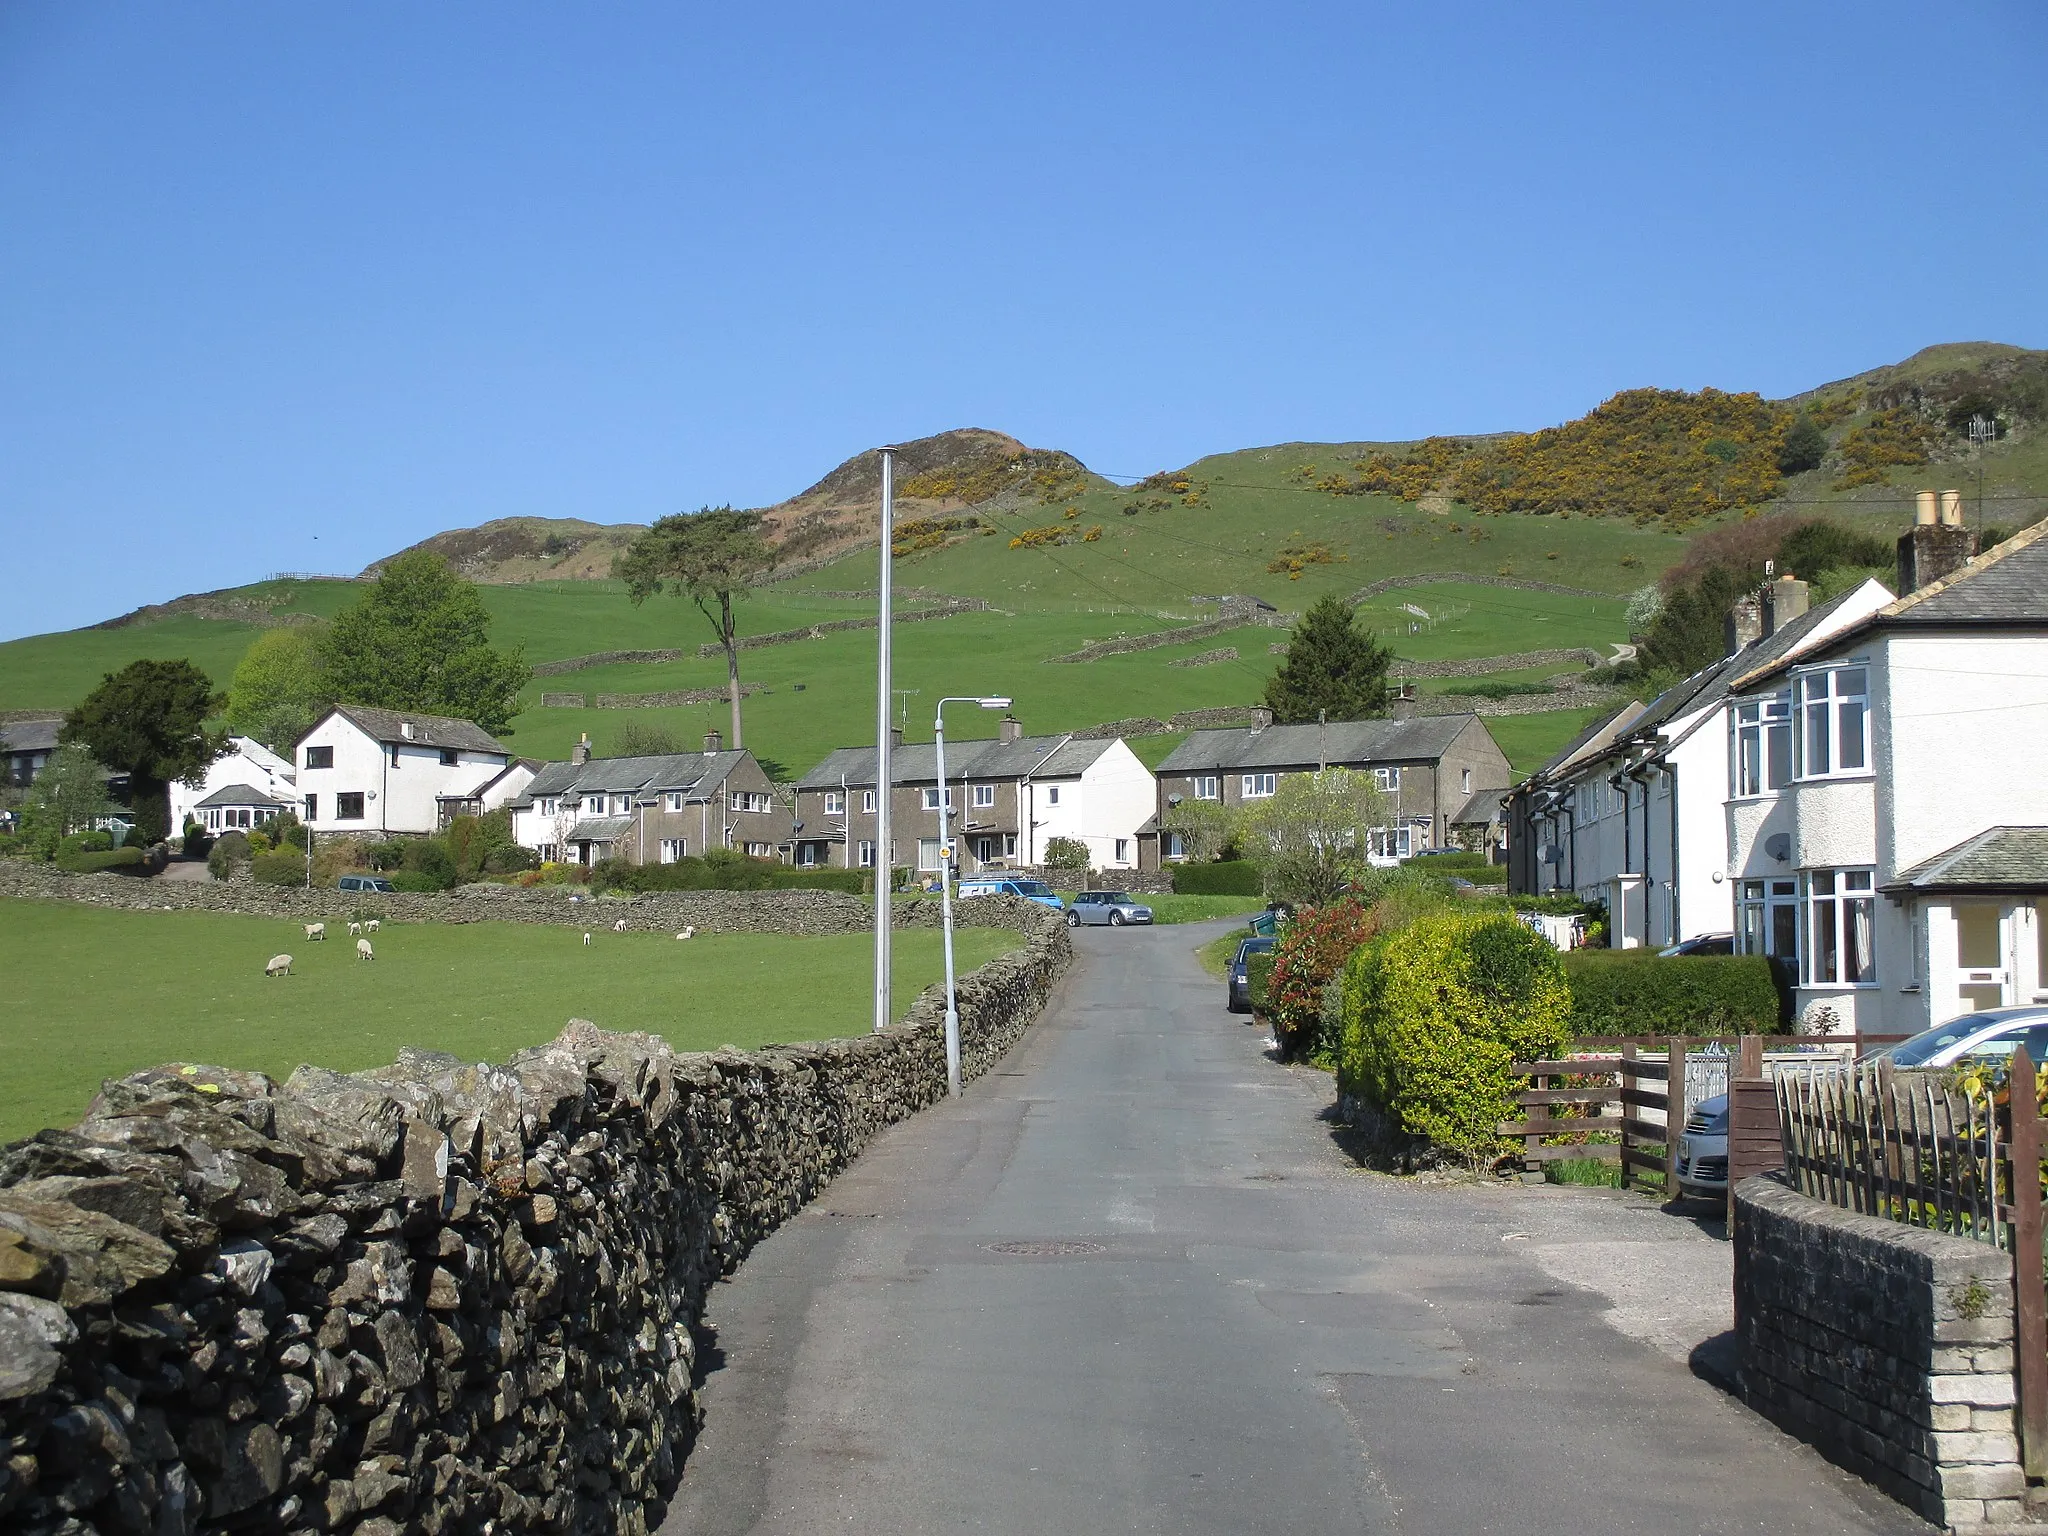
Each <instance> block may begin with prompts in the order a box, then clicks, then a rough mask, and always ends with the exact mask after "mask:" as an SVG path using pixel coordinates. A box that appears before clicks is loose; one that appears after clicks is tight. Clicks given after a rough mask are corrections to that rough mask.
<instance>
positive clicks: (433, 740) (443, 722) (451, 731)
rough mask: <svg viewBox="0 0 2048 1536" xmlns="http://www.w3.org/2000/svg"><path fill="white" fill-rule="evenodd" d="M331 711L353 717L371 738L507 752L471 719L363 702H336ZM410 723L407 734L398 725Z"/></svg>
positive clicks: (504, 747)
mask: <svg viewBox="0 0 2048 1536" xmlns="http://www.w3.org/2000/svg"><path fill="white" fill-rule="evenodd" d="M334 713H335V714H337V715H340V716H341V717H342V718H343V719H345V720H349V721H353V722H354V724H355V725H356V727H357V728H358V729H359V730H361V731H362V732H363V734H364V735H366V736H368V737H369V738H370V739H371V740H373V741H379V742H393V741H400V742H402V741H411V742H416V743H417V744H419V745H420V746H423V747H455V748H458V749H460V750H462V751H465V752H508V751H509V749H508V748H507V747H506V746H505V744H504V743H503V742H502V741H500V740H498V738H497V737H495V736H493V735H492V734H491V733H490V732H489V731H487V730H485V729H484V728H483V727H482V726H480V725H478V724H477V723H476V722H475V721H474V720H450V719H448V718H447V717H446V716H445V715H416V714H412V713H410V712H409V711H406V710H402V709H372V708H371V707H370V706H369V705H367V704H337V705H335V706H334ZM405 725H410V726H411V727H412V735H410V736H407V735H406V734H405V732H404V731H403V730H401V729H400V727H401V726H405Z"/></svg>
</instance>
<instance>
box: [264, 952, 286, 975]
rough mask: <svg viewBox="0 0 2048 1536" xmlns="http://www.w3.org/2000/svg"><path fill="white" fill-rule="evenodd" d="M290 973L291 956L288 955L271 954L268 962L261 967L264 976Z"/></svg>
mask: <svg viewBox="0 0 2048 1536" xmlns="http://www.w3.org/2000/svg"><path fill="white" fill-rule="evenodd" d="M291 973H292V957H291V956H290V955H272V956H271V957H270V964H268V965H266V966H265V967H263V974H264V975H266V976H289V975H291Z"/></svg>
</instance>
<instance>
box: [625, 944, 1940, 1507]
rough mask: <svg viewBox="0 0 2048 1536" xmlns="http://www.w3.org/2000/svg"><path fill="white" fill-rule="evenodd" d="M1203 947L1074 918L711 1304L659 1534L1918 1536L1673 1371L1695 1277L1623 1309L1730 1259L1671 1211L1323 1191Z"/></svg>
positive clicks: (1693, 1313)
mask: <svg viewBox="0 0 2048 1536" xmlns="http://www.w3.org/2000/svg"><path fill="white" fill-rule="evenodd" d="M1218 931H1221V930H1220V927H1219V926H1218V925H1204V926H1202V927H1199V928H1195V927H1171V928H1160V929H1153V930H1143V929H1119V930H1108V929H1082V930H1079V931H1077V932H1076V934H1075V936H1074V937H1075V940H1076V948H1077V951H1078V953H1079V959H1078V963H1077V964H1076V966H1075V968H1074V971H1073V973H1072V975H1071V976H1070V978H1069V980H1068V981H1067V983H1066V985H1065V987H1064V989H1063V993H1062V995H1061V996H1060V997H1059V998H1058V999H1056V1000H1055V1002H1054V1004H1053V1006H1052V1007H1051V1008H1050V1009H1049V1010H1048V1011H1047V1014H1046V1016H1045V1018H1044V1019H1042V1020H1041V1021H1040V1022H1039V1023H1038V1024H1037V1025H1036V1026H1035V1027H1034V1028H1033V1030H1032V1032H1031V1034H1030V1036H1029V1037H1028V1038H1027V1040H1026V1041H1025V1043H1024V1044H1022V1045H1021V1046H1020V1047H1019V1048H1018V1049H1017V1050H1016V1051H1015V1052H1013V1053H1012V1054H1011V1056H1010V1057H1009V1058H1008V1059H1007V1060H1006V1061H1005V1062H1004V1063H1003V1065H1002V1067H1001V1069H1000V1070H999V1071H998V1072H997V1073H995V1074H993V1075H991V1076H989V1077H987V1078H984V1079H983V1080H982V1081H981V1082H979V1083H977V1084H974V1085H972V1086H971V1087H970V1088H969V1090H968V1094H967V1096H966V1097H965V1098H964V1099H963V1100H962V1101H961V1102H959V1103H957V1104H952V1105H946V1106H942V1107H940V1108H938V1109H936V1110H933V1111H931V1112H929V1113H926V1114H924V1115H921V1116H918V1117H917V1118H916V1119H914V1120H912V1121H909V1122H906V1123H905V1124H903V1125H901V1126H898V1127H895V1128H894V1129H893V1130H891V1131H890V1132H889V1133H888V1134H887V1135H885V1136H883V1137H881V1138H879V1139H878V1140H877V1141H876V1142H875V1143H874V1144H873V1145H872V1146H871V1147H870V1148H869V1149H868V1151H867V1152H866V1153H865V1154H864V1155H863V1156H862V1157H861V1159H860V1161H859V1162H858V1163H857V1164H856V1166H855V1167H854V1168H853V1169H852V1170H851V1171H849V1172H848V1173H847V1174H846V1175H844V1176H843V1177H842V1178H841V1179H840V1180H839V1181H838V1182H837V1183H836V1184H834V1185H833V1186H832V1188H831V1189H830V1190H828V1191H827V1192H826V1194H825V1195H824V1197H823V1198H821V1199H820V1200H819V1201H818V1202H816V1203H815V1204H814V1205H813V1206H812V1207H811V1208H810V1209H809V1210H807V1211H805V1212H804V1213H803V1214H802V1215H801V1216H800V1217H798V1218H797V1219H796V1220H795V1221H793V1222H791V1223H790V1224H789V1225H788V1226H786V1227H784V1228H783V1229H782V1230H781V1231H780V1232H778V1233H777V1234H776V1235H775V1236H773V1237H772V1238H770V1239H769V1240H768V1241H767V1242H765V1243H763V1244H762V1245H761V1246H760V1247H759V1248H758V1249H757V1250H756V1251H755V1252H754V1254H753V1255H752V1257H750V1258H749V1259H748V1260H747V1262H746V1264H745V1265H744V1266H743V1267H742V1268H741V1270H740V1272H739V1273H738V1274H737V1275H736V1276H735V1277H734V1279H733V1280H732V1281H731V1282H729V1283H727V1284H725V1285H722V1286H720V1287H719V1288H718V1291H717V1293H716V1295H715V1296H714V1298H713V1300H712V1304H711V1307H710V1310H709V1314H708V1317H707V1324H708V1325H709V1327H710V1329H711V1330H713V1331H714V1332H715V1335H716V1342H715V1346H714V1348H713V1349H712V1350H711V1351H709V1352H708V1354H707V1359H708V1360H709V1361H710V1362H711V1369H710V1372H709V1375H708V1377H707V1382H706V1405H707V1414H708V1416H707V1421H706V1425H705V1429H704V1431H703V1433H702V1435H701V1436H700V1438H699V1440H698V1443H697V1446H696V1448H695V1450H694V1451H693V1452H692V1454H691V1456H690V1459H689V1462H688V1464H687V1466H686V1469H685V1473H684V1478H683V1484H682V1487H681V1488H680V1489H679V1491H678V1494H677V1497H676V1499H675V1501H674V1502H673V1504H672V1505H671V1507H670V1511H669V1516H668V1519H667V1521H666V1522H665V1524H664V1525H663V1527H662V1532H663V1536H684V1533H689V1536H739V1533H743V1532H759V1533H771V1532H772V1533H777V1536H785V1533H786V1536H797V1533H812V1532H825V1531H832V1532H848V1531H852V1532H862V1533H867V1532H873V1533H884V1532H887V1533H922V1532H936V1531H993V1532H1017V1533H1025V1532H1029V1533H1042V1532H1088V1533H1096V1532H1123V1531H1132V1532H1161V1533H1165V1532H1176V1533H1178V1532H1189V1533H1195V1532H1217V1533H1226V1532H1228V1533H1242V1532H1265V1531H1274V1532H1281V1531H1285V1532H1315V1533H1325V1532H1353V1531H1357V1532H1391V1533H1401V1536H1425V1533H1444V1536H1473V1533H1479V1532H1495V1531H1498V1532H1512V1533H1515V1536H1550V1533H1553V1532H1557V1533H1563V1532H1570V1533H1573V1536H1581V1533H1584V1536H1597V1533H1606V1532H1613V1533H1617V1536H1620V1533H1661V1532H1672V1533H1696V1536H1704V1533H1733V1532H1770V1533H1773V1536H1808V1533H1816V1536H1817V1533H1836V1532H1852V1531H1853V1532H1872V1531H1875V1532H1919V1533H1925V1532H1926V1531H1927V1530H1928V1529H1929V1527H1927V1526H1925V1525H1923V1524H1921V1523H1920V1522H1919V1521H1918V1520H1916V1519H1914V1518H1913V1517H1911V1516H1910V1515H1908V1514H1906V1513H1905V1512H1904V1511H1903V1510H1902V1509H1900V1508H1899V1507H1898V1506H1897V1505H1895V1504H1893V1503H1891V1502H1890V1501H1889V1500H1887V1499H1884V1498H1883V1497H1881V1496H1879V1495H1877V1494H1876V1493H1874V1492H1872V1491H1871V1490H1870V1489H1869V1488H1868V1487H1867V1486H1866V1485H1864V1484H1863V1483H1861V1482H1859V1481H1857V1480H1856V1479H1854V1478H1851V1477H1849V1476H1848V1475H1846V1474H1844V1473H1842V1472H1840V1471H1838V1470H1836V1469H1835V1468H1833V1467H1831V1466H1830V1465H1828V1464H1827V1463H1826V1462H1824V1461H1822V1460H1821V1459H1820V1458H1819V1457H1817V1456H1815V1455H1814V1454H1813V1453H1812V1452H1810V1451H1808V1450H1807V1449H1806V1448H1804V1447H1803V1446H1801V1445H1799V1444H1797V1443H1796V1442H1794V1441H1792V1440H1790V1439H1788V1438H1786V1437H1785V1436H1783V1435H1781V1434H1779V1433H1778V1432H1777V1431H1776V1430H1775V1429H1773V1428H1772V1427H1771V1426H1770V1425H1768V1424H1767V1423H1765V1422H1764V1421H1763V1420H1761V1419H1759V1418H1757V1417H1755V1416H1754V1415H1752V1414H1751V1413H1749V1412H1748V1411H1747V1410H1746V1409H1744V1408H1742V1407H1741V1406H1740V1405H1739V1404H1737V1403H1735V1402H1734V1401H1732V1400H1731V1399H1729V1398H1728V1397H1726V1396H1725V1395H1723V1394H1722V1393H1721V1392H1720V1391H1718V1390H1717V1389H1716V1388H1714V1387H1712V1386H1710V1385H1708V1384H1707V1383H1706V1382H1704V1381H1702V1380H1699V1379H1698V1378H1696V1377H1695V1376H1694V1375H1693V1374H1691V1372H1690V1371H1688V1369H1687V1368H1686V1366H1685V1364H1684V1363H1683V1359H1682V1356H1683V1355H1684V1353H1685V1347H1686V1336H1685V1332H1686V1330H1685V1323H1686V1320H1687V1319H1688V1318H1693V1319H1695V1320H1696V1319H1697V1318H1698V1317H1699V1316H1701V1315H1703V1314H1702V1307H1704V1309H1705V1312H1704V1315H1706V1316H1708V1317H1710V1318H1711V1317H1712V1316H1713V1315H1714V1314H1716V1313H1717V1311H1719V1310H1721V1309H1724V1308H1725V1294H1726V1293H1725V1284H1726V1281H1725V1278H1722V1279H1721V1280H1720V1281H1719V1284H1720V1285H1721V1286H1722V1287H1723V1289H1722V1291H1721V1293H1720V1297H1721V1299H1718V1300H1716V1299H1712V1298H1711V1297H1710V1298H1709V1299H1708V1300H1706V1301H1705V1302H1703V1301H1702V1299H1701V1297H1700V1296H1698V1295H1693V1294H1687V1295H1681V1296H1676V1297H1672V1298H1669V1300H1668V1303H1666V1302H1662V1301H1660V1298H1659V1297H1658V1295H1656V1294H1655V1292H1656V1289H1657V1287H1658V1285H1659V1284H1660V1283H1662V1284H1664V1285H1666V1286H1674V1285H1681V1281H1682V1279H1683V1277H1684V1276H1686V1275H1688V1274H1692V1275H1698V1274H1700V1273H1706V1274H1708V1275H1709V1276H1711V1275H1714V1274H1717V1273H1718V1274H1719V1275H1722V1276H1725V1259H1723V1258H1721V1257H1720V1256H1721V1255H1725V1252H1726V1250H1725V1248H1724V1247H1719V1248H1708V1247H1707V1246H1705V1240H1704V1239H1702V1238H1701V1237H1700V1236H1699V1234H1698V1233H1697V1232H1695V1231H1693V1230H1691V1229H1689V1228H1687V1227H1686V1224H1685V1223H1683V1222H1682V1221H1679V1220H1678V1218H1675V1217H1671V1216H1667V1215H1662V1214H1660V1213H1658V1212H1656V1211H1654V1210H1651V1209H1649V1208H1647V1207H1646V1206H1645V1205H1644V1204H1643V1203H1642V1202H1640V1201H1635V1200H1631V1199H1625V1198H1616V1197H1609V1196H1603V1195H1594V1194H1584V1195H1566V1194H1564V1193H1563V1192H1561V1191H1540V1190H1539V1191H1529V1192H1523V1191H1520V1190H1500V1189H1474V1188H1470V1187H1457V1186H1446V1185H1443V1184H1436V1185H1423V1184H1419V1183H1418V1182H1417V1181H1413V1180H1408V1181H1403V1180H1397V1179H1393V1178H1388V1177H1385V1176H1381V1175H1377V1174H1371V1173H1366V1172H1362V1171H1360V1170H1359V1169H1357V1168H1356V1167H1355V1165H1354V1164H1352V1162H1351V1161H1350V1160H1349V1159H1348V1158H1346V1157H1345V1156H1344V1155H1343V1154H1342V1152H1341V1151H1340V1150H1339V1149H1338V1147H1337V1146H1336V1144H1335V1142H1334V1141H1333V1138H1332V1128H1331V1126H1330V1125H1329V1124H1328V1122H1327V1121H1326V1120H1324V1119H1322V1118H1321V1114H1322V1112H1323V1111H1324V1109H1325V1108H1326V1106H1327V1105H1328V1103H1329V1101H1330V1098H1331V1091H1330V1082H1329V1079H1328V1078H1327V1077H1326V1076H1324V1075H1323V1074H1321V1073H1316V1072H1311V1071H1307V1070H1289V1069H1286V1068H1282V1067H1279V1066H1276V1065H1274V1064H1273V1063H1272V1062H1271V1061H1269V1060H1268V1059H1266V1057H1265V1055H1264V1052H1263V1050H1262V1043H1263V1042H1262V1041H1261V1040H1260V1039H1259V1037H1258V1032H1257V1031H1255V1030H1253V1029H1251V1028H1248V1027H1246V1025H1245V1024H1244V1023H1243V1022H1242V1020H1241V1019H1239V1018H1236V1017H1233V1016H1231V1015H1229V1014H1226V1013H1225V1012H1224V1011H1223V1008H1222V988H1221V985H1220V984H1219V983H1217V982H1215V981H1213V980H1212V979H1211V978H1210V977H1208V976H1207V975H1206V974H1205V973H1203V972H1202V971H1201V970H1200V968H1199V967H1198V965H1197V964H1196V962H1195V960H1194V957H1193V954H1192V952H1191V950H1192V946H1193V945H1194V944H1195V943H1196V942H1198V941H1199V940H1200V939H1201V938H1203V937H1205V936H1209V935H1213V934H1214V933H1216V932H1218ZM1653 1229H1654V1230H1653ZM1659 1234H1662V1235H1664V1236H1667V1237H1668V1236H1672V1235H1674V1234H1676V1235H1682V1236H1684V1237H1685V1238H1687V1239H1689V1240H1690V1242H1691V1244H1692V1245H1693V1246H1691V1247H1674V1246H1670V1245H1669V1244H1667V1243H1664V1242H1663V1241H1662V1239H1661V1238H1660V1236H1659ZM1636 1251H1640V1252H1643V1253H1650V1254H1655V1255H1662V1256H1664V1258H1665V1259H1666V1260H1667V1261H1668V1262H1667V1263H1666V1264H1665V1265H1664V1266H1663V1267H1661V1268H1660V1267H1656V1266H1646V1267H1643V1268H1641V1269H1640V1270H1638V1269H1637V1266H1636V1265H1634V1264H1633V1263H1632V1261H1631V1254H1632V1252H1636ZM1688 1255H1705V1256H1706V1257H1705V1260H1704V1267H1702V1265H1701V1263H1700V1262H1698V1261H1697V1260H1695V1259H1692V1258H1688ZM1680 1261H1683V1262H1680ZM1573 1275H1578V1276H1581V1277H1582V1278H1583V1279H1584V1280H1585V1281H1586V1283H1583V1284H1582V1283H1575V1282H1574V1280H1572V1279H1569V1278H1565V1277H1567V1276H1573ZM1631 1275H1633V1276H1634V1279H1633V1280H1631V1279H1630V1278H1629V1277H1630V1276H1631ZM1643 1276H1651V1277H1654V1278H1652V1279H1651V1280H1649V1281H1647V1282H1645V1280H1644V1279H1643ZM1681 1288H1684V1287H1682V1286H1681ZM1694 1288H1695V1289H1704V1288H1705V1287H1698V1286H1696V1287H1694ZM1617 1297H1619V1298H1620V1299H1619V1300H1618V1301H1617V1300H1616V1298H1617ZM1660 1330H1661V1332H1660ZM1694 1331H1698V1330H1697V1329H1695V1330H1694ZM1674 1340H1675V1342H1674ZM1674 1356H1677V1357H1679V1358H1674Z"/></svg>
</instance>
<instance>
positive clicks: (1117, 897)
mask: <svg viewBox="0 0 2048 1536" xmlns="http://www.w3.org/2000/svg"><path fill="white" fill-rule="evenodd" d="M1151 921H1152V909H1151V908H1150V907H1147V906H1142V905H1140V904H1139V903H1138V902H1135V901H1133V900H1131V893H1130V892H1129V891H1077V892H1075V894H1074V900H1073V902H1072V904H1071V905H1069V906H1068V908H1067V926H1068V927H1069V928H1079V927H1080V926H1081V925H1082V924H1083V923H1087V924H1090V925H1095V924H1106V925H1107V926H1109V927H1111V928H1121V927H1123V926H1124V924H1126V923H1149V922H1151Z"/></svg>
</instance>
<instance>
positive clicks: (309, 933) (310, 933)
mask: <svg viewBox="0 0 2048 1536" xmlns="http://www.w3.org/2000/svg"><path fill="white" fill-rule="evenodd" d="M306 937H307V938H308V939H324V938H326V937H327V925H326V924H325V923H308V924H306Z"/></svg>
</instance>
